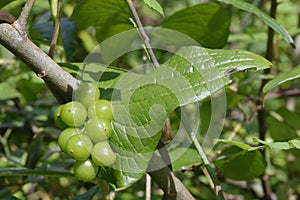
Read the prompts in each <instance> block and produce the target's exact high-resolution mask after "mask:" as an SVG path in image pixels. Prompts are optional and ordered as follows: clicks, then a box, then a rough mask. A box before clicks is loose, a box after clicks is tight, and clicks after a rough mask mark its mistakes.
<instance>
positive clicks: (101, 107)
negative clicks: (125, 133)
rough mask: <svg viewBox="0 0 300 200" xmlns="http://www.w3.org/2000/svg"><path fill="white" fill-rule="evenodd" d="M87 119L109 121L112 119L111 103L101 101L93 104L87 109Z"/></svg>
mask: <svg viewBox="0 0 300 200" xmlns="http://www.w3.org/2000/svg"><path fill="white" fill-rule="evenodd" d="M88 117H89V119H92V118H95V117H97V118H98V119H101V118H103V119H107V120H108V121H111V120H112V119H113V113H112V106H111V103H110V102H109V101H107V100H103V99H101V100H98V101H96V102H94V103H93V104H92V105H90V107H89V108H88Z"/></svg>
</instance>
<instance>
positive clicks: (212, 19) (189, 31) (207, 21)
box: [162, 4, 231, 48]
mask: <svg viewBox="0 0 300 200" xmlns="http://www.w3.org/2000/svg"><path fill="white" fill-rule="evenodd" d="M230 22H231V16H230V13H229V11H228V10H227V9H225V8H222V7H220V6H217V5H214V4H198V5H196V6H192V7H189V8H186V9H183V10H180V11H178V12H176V13H175V14H173V15H171V16H170V17H168V18H167V19H165V21H164V22H163V23H162V27H164V28H168V29H172V30H175V31H178V32H181V33H183V34H185V35H187V36H189V37H191V38H192V39H194V40H195V41H196V42H198V43H199V44H200V45H201V46H203V47H207V48H223V47H224V46H225V45H226V43H227V38H228V35H229V25H230Z"/></svg>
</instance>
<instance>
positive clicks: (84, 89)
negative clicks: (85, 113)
mask: <svg viewBox="0 0 300 200" xmlns="http://www.w3.org/2000/svg"><path fill="white" fill-rule="evenodd" d="M99 98H100V91H99V89H98V87H97V85H96V84H93V83H81V84H80V85H79V87H78V88H77V90H75V92H74V100H75V101H78V102H80V103H82V104H83V105H84V106H85V107H86V108H88V107H89V106H90V105H91V104H92V103H94V101H96V100H98V99H99Z"/></svg>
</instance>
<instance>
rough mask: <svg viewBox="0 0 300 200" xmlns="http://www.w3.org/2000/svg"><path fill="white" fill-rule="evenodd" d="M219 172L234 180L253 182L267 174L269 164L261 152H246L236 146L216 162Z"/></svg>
mask: <svg viewBox="0 0 300 200" xmlns="http://www.w3.org/2000/svg"><path fill="white" fill-rule="evenodd" d="M215 165H216V167H217V169H218V171H219V172H220V173H221V174H222V175H223V176H224V177H226V178H230V179H233V180H251V179H253V178H256V177H259V176H260V175H262V174H263V173H264V172H265V169H266V166H267V162H266V160H265V159H264V157H263V156H262V154H261V153H260V151H248V152H247V151H244V150H242V149H240V148H238V147H236V146H232V147H229V148H227V149H226V150H224V151H223V152H222V153H221V154H220V155H219V156H218V157H217V159H216V160H215Z"/></svg>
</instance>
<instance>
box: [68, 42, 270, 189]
mask: <svg viewBox="0 0 300 200" xmlns="http://www.w3.org/2000/svg"><path fill="white" fill-rule="evenodd" d="M89 66H91V67H89ZM270 66H271V63H270V62H269V61H267V60H266V59H264V58H263V57H261V56H259V55H256V54H253V53H251V52H247V51H242V50H211V49H205V48H203V47H198V46H190V47H184V48H181V49H180V50H179V51H178V52H177V53H176V54H175V55H174V56H173V57H171V58H170V59H169V60H168V61H167V62H165V63H164V64H163V65H161V67H159V68H158V69H156V70H154V71H152V72H151V73H149V74H146V75H142V74H137V73H133V72H128V73H124V71H121V70H120V71H118V70H117V69H111V68H107V69H105V67H103V66H101V65H99V67H97V65H96V64H85V65H84V67H85V68H86V69H91V71H92V70H94V72H91V71H88V72H87V77H89V78H91V77H97V75H95V73H96V71H97V70H99V73H101V74H102V77H101V78H100V80H102V81H104V82H103V83H104V84H103V85H104V86H105V87H106V89H108V88H107V87H111V89H112V90H113V91H112V96H111V100H112V106H113V112H114V121H113V128H114V134H113V135H112V136H111V138H110V141H111V145H112V147H113V149H114V151H115V152H117V153H118V156H117V162H116V163H115V164H114V165H113V166H111V167H107V168H103V169H102V170H101V171H100V176H101V177H103V178H105V179H107V180H108V181H109V182H111V183H113V184H115V185H116V187H118V188H126V187H129V186H130V185H132V184H133V183H135V182H136V181H137V180H139V179H140V178H141V177H142V176H143V175H144V174H145V173H146V171H147V169H148V167H149V166H148V164H149V161H150V159H151V157H152V154H153V153H154V152H155V150H156V146H157V143H158V141H159V139H160V136H161V133H160V130H161V128H162V127H163V126H164V122H165V118H166V116H167V115H168V114H169V113H170V112H171V111H173V110H174V109H175V108H176V107H178V106H183V105H187V104H190V103H193V102H197V101H203V100H204V99H207V98H209V97H210V96H211V95H212V94H214V93H216V92H217V91H219V90H220V89H221V88H223V87H224V86H226V85H228V84H229V83H230V79H229V74H230V73H232V72H234V71H240V70H247V69H255V70H261V69H265V68H268V67H270ZM73 68H74V66H73ZM104 74H111V75H113V76H112V77H115V78H114V79H110V80H109V81H108V80H106V79H105V77H104ZM95 80H96V79H95ZM98 80H99V79H98ZM99 85H100V86H101V85H102V84H101V82H100V83H99ZM189 163H191V161H190V162H189ZM195 163H199V158H198V157H195Z"/></svg>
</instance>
